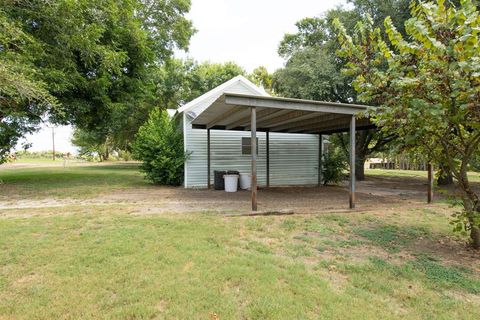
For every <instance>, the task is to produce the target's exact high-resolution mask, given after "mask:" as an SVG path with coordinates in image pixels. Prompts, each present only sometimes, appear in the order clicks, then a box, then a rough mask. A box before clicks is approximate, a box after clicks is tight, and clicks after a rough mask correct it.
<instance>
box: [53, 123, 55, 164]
mask: <svg viewBox="0 0 480 320" xmlns="http://www.w3.org/2000/svg"><path fill="white" fill-rule="evenodd" d="M52 151H53V161H55V127H52Z"/></svg>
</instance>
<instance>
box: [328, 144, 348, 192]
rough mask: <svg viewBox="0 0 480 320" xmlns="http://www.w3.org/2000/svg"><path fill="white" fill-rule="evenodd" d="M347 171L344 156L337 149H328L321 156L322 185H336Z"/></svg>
mask: <svg viewBox="0 0 480 320" xmlns="http://www.w3.org/2000/svg"><path fill="white" fill-rule="evenodd" d="M346 169H347V162H346V159H345V155H344V154H343V152H341V150H340V149H339V148H338V147H335V148H331V149H329V150H328V151H327V152H326V153H324V154H323V162H322V175H323V184H324V185H327V184H337V183H339V182H340V181H342V180H343V179H345V177H346V175H345V173H344V171H345V170H346Z"/></svg>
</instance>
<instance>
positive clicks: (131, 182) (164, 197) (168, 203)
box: [0, 163, 427, 213]
mask: <svg viewBox="0 0 480 320" xmlns="http://www.w3.org/2000/svg"><path fill="white" fill-rule="evenodd" d="M372 173H373V171H372ZM99 177H100V178H99ZM0 178H3V180H5V181H4V183H3V184H1V185H0V188H1V191H2V192H1V193H0V209H20V208H42V207H43V208H46V207H62V206H69V205H80V206H95V205H112V204H115V205H128V206H132V205H133V207H134V208H135V211H136V212H138V213H160V212H205V211H207V212H219V213H245V212H248V211H249V210H250V192H249V191H239V192H236V193H226V192H223V191H214V190H204V189H188V190H187V189H184V188H181V187H167V186H153V185H150V184H148V183H147V182H146V181H144V180H143V178H142V176H141V174H140V173H138V170H137V168H136V167H135V165H132V164H130V165H127V166H125V164H115V165H112V164H107V165H98V164H97V165H87V164H85V163H81V164H78V165H74V164H71V165H70V166H68V167H67V168H63V167H62V166H58V165H56V166H49V167H45V166H44V167H42V166H38V165H36V164H34V165H29V164H21V165H10V166H2V167H1V168H0ZM426 188H427V185H426V179H425V177H423V176H422V173H419V174H409V175H408V176H390V175H378V174H375V175H368V176H367V179H366V181H361V182H357V209H356V210H357V211H365V210H377V209H389V208H396V207H399V206H402V207H405V206H407V207H409V206H426ZM258 206H259V210H262V211H266V210H293V211H294V212H295V213H320V212H338V211H345V210H347V209H348V189H347V185H346V183H345V184H344V185H340V186H322V187H274V188H268V189H266V188H263V189H260V190H259V192H258Z"/></svg>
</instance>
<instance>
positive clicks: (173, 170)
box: [133, 109, 187, 186]
mask: <svg viewBox="0 0 480 320" xmlns="http://www.w3.org/2000/svg"><path fill="white" fill-rule="evenodd" d="M133 156H134V158H135V159H137V160H140V161H142V162H143V163H142V165H141V170H142V171H143V172H145V174H146V178H147V179H148V180H150V181H152V182H153V183H156V184H165V185H176V186H177V185H180V184H182V182H183V164H184V162H185V160H186V158H187V154H186V153H185V151H184V150H183V136H182V132H181V130H180V128H179V126H178V123H177V121H176V119H175V118H170V117H169V116H168V114H167V112H166V111H164V110H161V109H154V110H153V111H152V112H151V114H150V117H149V119H148V120H147V122H146V123H145V124H144V125H143V126H142V127H140V129H139V131H138V133H137V135H136V139H135V142H134V143H133Z"/></svg>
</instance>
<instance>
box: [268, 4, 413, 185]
mask: <svg viewBox="0 0 480 320" xmlns="http://www.w3.org/2000/svg"><path fill="white" fill-rule="evenodd" d="M349 2H350V3H351V4H352V9H342V8H338V9H334V10H330V11H328V12H327V13H326V14H325V15H323V16H321V17H313V18H305V19H302V20H300V21H299V22H297V24H296V26H297V32H296V33H294V34H286V35H285V36H284V38H283V40H282V42H281V43H280V46H279V49H278V53H279V54H280V56H282V57H283V58H285V59H286V60H287V62H286V64H285V67H284V68H282V69H279V70H278V71H276V72H275V74H274V78H273V89H274V91H275V92H276V93H277V94H279V95H283V96H288V97H293V98H303V99H313V100H324V101H335V102H343V103H350V102H357V103H358V101H357V94H356V92H355V90H354V89H353V88H352V86H351V81H352V78H351V77H350V76H348V75H344V74H342V72H341V70H342V69H343V68H344V67H345V60H344V59H341V58H338V57H336V56H335V52H336V50H338V49H339V46H338V42H337V39H336V37H335V33H334V28H333V24H332V22H333V20H334V19H336V18H338V19H340V20H341V21H342V23H343V24H344V25H345V26H346V27H347V29H350V28H353V27H354V26H355V23H356V21H357V20H359V19H361V18H362V17H364V16H365V15H366V14H371V15H373V17H374V19H375V21H376V23H377V25H378V24H381V23H382V22H383V19H385V17H386V16H388V15H389V14H392V13H395V24H396V25H398V26H399V27H401V26H402V25H403V22H404V21H405V20H406V19H408V17H409V16H410V14H409V11H408V10H405V8H408V3H409V0H387V1H385V0H351V1H349ZM346 139H347V137H346V135H344V134H337V135H334V137H332V141H334V142H336V143H338V144H339V145H340V146H341V147H342V148H343V150H344V152H348V144H347V143H345V141H346ZM392 139H393V136H392V135H390V134H384V133H382V132H379V131H378V130H373V129H371V130H365V131H362V132H358V133H357V136H356V154H357V162H356V170H355V173H356V177H357V179H358V180H364V178H365V174H364V163H365V160H366V159H367V157H368V156H369V155H371V154H374V153H376V152H379V151H383V150H384V149H385V147H386V146H387V145H388V143H390V142H391V141H392Z"/></svg>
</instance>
